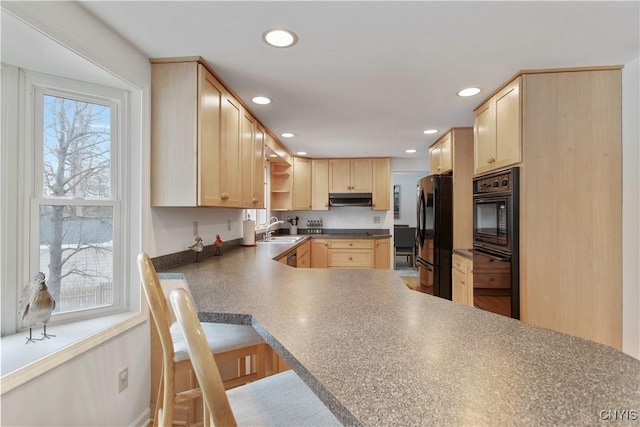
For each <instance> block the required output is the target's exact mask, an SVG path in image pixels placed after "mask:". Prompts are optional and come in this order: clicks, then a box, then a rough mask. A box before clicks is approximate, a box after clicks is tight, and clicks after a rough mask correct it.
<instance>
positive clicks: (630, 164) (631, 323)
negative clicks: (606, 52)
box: [622, 58, 640, 359]
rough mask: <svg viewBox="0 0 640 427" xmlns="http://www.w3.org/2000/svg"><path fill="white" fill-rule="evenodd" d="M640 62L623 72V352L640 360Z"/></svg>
mask: <svg viewBox="0 0 640 427" xmlns="http://www.w3.org/2000/svg"><path fill="white" fill-rule="evenodd" d="M639 82H640V59H639V58H636V59H635V60H633V61H631V62H629V63H628V64H626V65H625V67H624V69H623V70H622V283H623V286H622V315H623V316H622V350H623V351H624V352H625V353H627V354H630V355H632V356H634V357H635V358H637V359H640V313H639V310H638V307H640V262H638V261H639V260H640V126H639V124H638V117H640V98H639V95H640V85H639Z"/></svg>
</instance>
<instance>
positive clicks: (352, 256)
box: [328, 249, 373, 268]
mask: <svg viewBox="0 0 640 427" xmlns="http://www.w3.org/2000/svg"><path fill="white" fill-rule="evenodd" d="M328 267H329V268H373V250H345V249H342V250H341V249H329V261H328Z"/></svg>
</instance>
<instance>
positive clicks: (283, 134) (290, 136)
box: [280, 132, 295, 138]
mask: <svg viewBox="0 0 640 427" xmlns="http://www.w3.org/2000/svg"><path fill="white" fill-rule="evenodd" d="M280 136H281V137H283V138H293V137H294V136H295V135H294V134H292V133H291V132H285V133H281V134H280Z"/></svg>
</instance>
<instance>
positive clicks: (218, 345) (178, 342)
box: [171, 322, 264, 363]
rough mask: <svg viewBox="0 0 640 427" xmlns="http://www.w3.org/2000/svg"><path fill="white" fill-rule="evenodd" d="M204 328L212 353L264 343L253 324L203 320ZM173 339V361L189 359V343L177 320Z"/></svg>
mask: <svg viewBox="0 0 640 427" xmlns="http://www.w3.org/2000/svg"><path fill="white" fill-rule="evenodd" d="M202 329H203V330H204V335H205V337H206V338H207V343H209V348H210V349H211V352H212V353H223V352H225V351H231V350H237V349H239V348H244V347H249V346H251V345H256V344H262V343H264V340H263V339H262V337H260V335H258V333H257V332H256V330H255V329H253V326H251V325H229V324H225V323H209V322H202ZM171 340H172V341H173V350H174V358H173V361H174V362H176V363H177V362H181V361H183V360H187V359H189V353H188V352H187V343H186V342H185V340H184V336H183V335H182V331H181V330H180V327H179V326H178V323H177V322H174V323H173V324H172V325H171Z"/></svg>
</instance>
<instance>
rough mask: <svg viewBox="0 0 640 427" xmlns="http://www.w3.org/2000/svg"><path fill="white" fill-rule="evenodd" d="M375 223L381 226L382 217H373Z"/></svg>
mask: <svg viewBox="0 0 640 427" xmlns="http://www.w3.org/2000/svg"><path fill="white" fill-rule="evenodd" d="M373 223H374V224H380V217H379V216H374V217H373Z"/></svg>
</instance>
